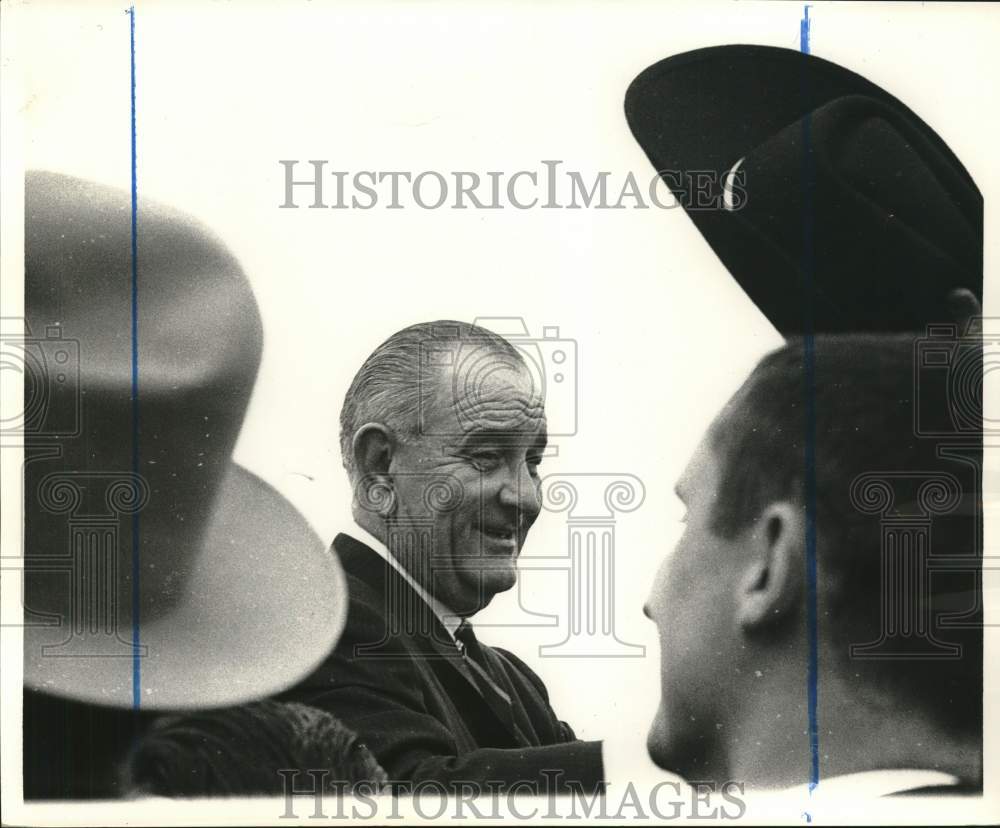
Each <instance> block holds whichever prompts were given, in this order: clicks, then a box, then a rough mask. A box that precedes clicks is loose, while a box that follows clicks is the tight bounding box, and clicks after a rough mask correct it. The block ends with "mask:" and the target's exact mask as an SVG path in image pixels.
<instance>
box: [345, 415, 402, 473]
mask: <svg viewBox="0 0 1000 828" xmlns="http://www.w3.org/2000/svg"><path fill="white" fill-rule="evenodd" d="M395 447H396V441H395V439H394V438H393V435H392V432H391V431H389V429H388V428H386V427H385V426H384V425H382V424H381V423H365V424H364V425H363V426H361V428H359V429H358V430H357V431H356V432H354V439H353V440H352V441H351V451H352V452H353V454H354V467H355V468H356V469H357V470H358V472H359V473H360V475H361V476H362V477H373V476H382V475H387V474H388V473H389V466H390V465H391V463H392V455H393V452H394V451H395Z"/></svg>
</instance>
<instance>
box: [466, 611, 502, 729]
mask: <svg viewBox="0 0 1000 828" xmlns="http://www.w3.org/2000/svg"><path fill="white" fill-rule="evenodd" d="M455 643H456V645H457V646H458V651H459V652H460V653H461V654H462V658H463V659H464V660H465V663H466V664H467V665H468V666H469V668H470V669H471V670H472V673H473V675H475V677H476V683H477V684H478V685H479V689H480V690H481V691H482V693H483V695H485V696H486V698H487V700H488V701H491V702H492V701H500V702H502V703H503V706H504V707H506V708H509V707H510V696H509V695H507V693H506V692H505V691H504V690H503V688H501V687H500V685H499V683H498V682H497V677H496V673H494V671H493V668H492V667H491V666H490V662H489V660H488V659H487V658H486V654H485V653H484V652H483V645H482V644H480V643H479V639H478V638H476V633H475V631H474V630H473V629H472V624H470V623H469V622H468V621H466V620H465V619H462V623H461V624H459V625H458V629H457V630H456V631H455ZM505 718H506V716H505Z"/></svg>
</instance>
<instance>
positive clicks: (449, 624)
mask: <svg viewBox="0 0 1000 828" xmlns="http://www.w3.org/2000/svg"><path fill="white" fill-rule="evenodd" d="M345 534H347V535H350V536H351V537H352V538H354V539H355V540H357V541H361V543H363V544H365V545H366V546H369V547H371V549H372V550H373V551H374V552H376V553H378V555H379V557H381V558H383V559H384V560H385V561H386V562H387V563H388V564H389V566H391V567H392V568H393V569H395V570H396V571H397V572H398V573H399V574H400V575H401V576H402V577H403V580H405V581H406V583H408V584H409V585H410V586H411V587H412V588H413V591H414V592H416V593H417V595H419V596H420V597H421V598H422V599H423V600H424V601H425V602H426V603H427V605H428V606H429V607H430V608H431V609H432V610H434V614H435V615H436V616H437V617H438V619H440V621H441V623H442V624H443V625H444V628H445V629H446V630H447V631H448V634H449V635H450V636H451V637H452V638H454V637H455V632H456V631H457V630H458V627H459V624H461V623H462V619H461V618H460V617H459V616H457V615H455V613H453V612H452V611H451V610H450V609H448V607H446V606H445V605H444V604H442V603H441V602H440V601H439V600H438V599H437V598H435V597H434V596H433V595H431V594H430V593H429V592H427V590H425V589H424V588H423V587H422V586H421V585H420V584H418V583H417V582H416V581H415V580H414V579H413V577H412V576H411V575H410V573H409V572H407V571H406V570H405V569H404V568H403V565H402V564H401V563H400V562H399V561H397V560H396V559H395V558H394V557H393V556H392V554H391V553H390V552H389V548H388V547H387V546H386V545H385V544H384V543H382V541H380V540H379V539H378V538H376V537H375V536H374V535H373V534H372V533H371V532H369V531H367V530H366V529H363V528H362V527H361V526H359V525H358V524H357V523H355V524H354V525H353V526H352V527H351V528H350V530H348V531H347V532H345Z"/></svg>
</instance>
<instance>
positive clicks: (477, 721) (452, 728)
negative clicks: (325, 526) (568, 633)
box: [284, 534, 603, 793]
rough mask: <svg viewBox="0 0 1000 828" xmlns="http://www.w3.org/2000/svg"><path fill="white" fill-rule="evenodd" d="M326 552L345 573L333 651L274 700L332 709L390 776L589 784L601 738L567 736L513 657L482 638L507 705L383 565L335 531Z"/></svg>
mask: <svg viewBox="0 0 1000 828" xmlns="http://www.w3.org/2000/svg"><path fill="white" fill-rule="evenodd" d="M333 548H334V550H335V551H336V553H337V554H338V555H339V557H340V561H341V563H342V565H343V567H344V570H345V572H346V573H347V581H348V587H349V591H350V605H349V609H348V616H347V626H346V628H345V630H344V633H343V635H342V636H341V639H340V641H339V642H338V644H337V648H336V650H335V651H334V652H333V654H332V655H331V656H329V657H328V658H327V660H326V661H325V662H324V663H323V664H322V665H321V666H320V667H319V669H317V670H316V671H315V672H314V673H313V674H312V675H310V676H309V677H308V678H306V679H305V680H304V681H303V682H301V683H300V684H299V685H298V686H296V687H295V688H293V689H292V690H290V691H288V692H287V693H286V694H285V695H284V698H285V699H287V700H295V701H301V702H304V703H306V704H312V705H314V706H316V707H320V708H322V709H324V710H328V711H329V712H330V713H332V714H334V715H335V716H336V717H337V718H339V719H340V720H341V721H342V722H344V724H346V725H347V726H348V727H350V728H351V729H353V730H354V731H355V732H356V733H358V735H359V737H360V739H361V741H363V742H364V743H365V744H366V745H367V746H368V747H369V748H370V749H371V751H372V752H373V753H374V754H375V756H376V757H377V758H378V760H379V762H380V763H381V764H382V766H383V767H384V768H385V770H386V773H387V774H388V775H389V778H390V779H391V780H401V781H402V780H406V781H410V782H414V783H416V782H420V781H423V780H434V781H436V782H440V783H443V784H445V785H446V786H448V785H449V783H457V782H460V781H471V782H475V783H479V784H480V785H485V783H487V782H490V783H498V784H499V785H500V786H503V787H505V788H506V787H509V786H510V785H512V784H514V783H516V782H518V781H521V780H525V781H526V783H527V784H531V785H537V786H538V787H537V790H538V791H539V792H541V793H545V792H546V791H547V790H554V791H559V790H562V791H563V792H565V790H567V788H566V787H565V786H566V784H567V783H570V784H573V786H574V787H576V786H577V785H579V786H580V787H582V788H583V790H586V791H594V790H598V789H600V787H601V786H602V784H603V780H602V776H603V767H602V761H601V743H600V742H583V741H580V740H578V739H576V737H575V736H574V735H573V731H572V729H571V728H570V727H569V725H567V724H565V723H564V722H561V721H560V720H559V719H558V718H557V716H556V714H555V713H554V712H553V710H552V708H551V707H550V706H549V700H548V693H547V692H546V690H545V685H544V684H542V682H541V680H540V679H539V678H538V676H536V675H535V674H534V673H533V672H532V671H531V670H530V669H529V668H528V667H527V666H526V665H525V664H524V663H523V662H522V661H521V660H520V659H518V658H517V657H516V656H514V655H512V654H511V653H509V652H506V651H504V650H501V649H499V648H491V647H487V646H485V645H484V646H483V647H482V650H483V655H484V657H485V658H486V659H487V660H488V662H489V666H490V672H491V673H492V674H493V676H494V677H495V679H496V684H497V685H498V686H499V687H500V688H501V689H502V690H503V691H504V693H505V694H506V696H508V697H509V700H510V701H509V704H508V703H506V701H505V700H504V699H503V697H502V695H497V694H495V693H490V692H486V693H484V692H483V691H482V690H481V689H480V687H481V684H477V681H476V678H475V677H474V676H473V671H472V670H471V669H470V666H469V664H468V663H466V662H465V661H464V659H463V658H462V657H461V655H460V654H459V652H458V650H457V648H456V646H455V643H454V641H453V639H452V638H451V636H450V635H449V634H448V632H447V630H445V628H444V626H443V625H442V624H441V622H440V620H439V619H438V618H437V616H436V615H435V614H434V613H433V611H432V610H431V609H430V607H429V606H428V605H427V603H426V602H425V601H424V600H423V599H421V598H420V597H419V596H418V595H417V593H416V592H415V591H414V590H413V589H412V588H411V587H410V586H409V584H407V583H406V580H405V579H404V578H402V577H401V576H400V574H399V573H398V572H397V571H396V570H395V569H394V568H393V567H391V566H390V565H389V564H388V563H387V562H386V561H385V560H384V559H383V558H382V557H381V556H380V555H378V554H377V553H376V552H375V551H373V550H372V549H370V548H369V547H368V546H366V545H365V544H363V543H360V542H358V541H356V540H354V539H353V538H351V537H348V536H347V535H343V534H341V535H338V536H337V538H336V539H335V540H334V542H333ZM547 786H548V787H547ZM484 789H485V788H484ZM521 790H523V791H524V792H525V793H528V792H530V791H531V790H532V789H531V788H528V787H527V785H524V786H522V788H521Z"/></svg>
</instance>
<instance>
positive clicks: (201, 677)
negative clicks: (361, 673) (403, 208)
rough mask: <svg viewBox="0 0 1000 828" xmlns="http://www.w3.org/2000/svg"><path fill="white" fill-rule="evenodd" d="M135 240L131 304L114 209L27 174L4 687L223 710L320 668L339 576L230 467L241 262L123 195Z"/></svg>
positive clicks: (278, 501)
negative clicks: (19, 490)
mask: <svg viewBox="0 0 1000 828" xmlns="http://www.w3.org/2000/svg"><path fill="white" fill-rule="evenodd" d="M135 229H136V236H135V239H136V249H135V254H136V259H135V263H136V284H135V293H134V294H133V271H132V268H133V249H132V243H133V237H132V216H131V198H130V195H129V194H128V193H125V192H121V191H118V190H115V189H112V188H108V187H105V186H101V185H97V184H94V183H91V182H87V181H82V180H78V179H75V178H71V177H67V176H64V175H57V174H53V173H45V172H32V173H29V174H28V176H27V181H26V238H25V304H26V309H27V327H28V329H29V332H28V334H27V335H26V340H25V347H24V352H23V356H24V361H25V367H26V371H25V375H26V376H25V411H24V422H23V429H24V442H25V446H26V448H25V467H24V485H25V488H24V506H25V535H24V537H25V623H26V629H25V645H24V647H25V649H24V659H25V660H24V683H25V687H26V688H29V689H32V690H37V691H43V692H45V693H48V694H51V695H53V696H56V697H62V698H67V699H72V700H76V701H83V702H89V703H95V704H100V705H108V706H113V707H119V708H121V707H136V706H139V707H141V708H149V709H183V708H206V707H216V706H223V705H232V704H238V703H241V702H244V701H248V700H251V699H256V698H260V697H264V696H268V695H271V694H274V693H277V692H279V691H281V690H283V689H285V688H286V687H288V686H290V685H292V684H294V683H295V682H296V681H298V680H299V679H301V678H302V677H303V676H305V675H306V674H307V673H309V672H310V671H311V670H312V669H313V668H314V667H315V666H317V665H318V663H319V662H321V661H322V659H323V658H324V657H325V656H326V655H327V654H328V653H329V651H330V650H331V649H332V647H333V646H334V644H335V643H336V640H337V637H338V635H339V634H340V631H341V630H342V628H343V625H344V621H345V616H346V610H347V594H346V586H345V580H344V577H343V574H342V572H341V569H340V566H339V564H338V562H337V560H336V559H335V558H334V557H333V556H332V555H331V553H329V552H328V551H327V550H326V549H324V548H323V545H322V544H321V542H320V540H319V538H318V537H317V536H316V535H315V534H314V532H313V531H312V530H311V529H310V527H309V526H308V524H307V523H306V521H305V519H304V518H303V517H302V516H301V515H300V514H299V513H298V512H297V511H296V510H295V509H294V508H293V507H292V505H291V504H290V503H288V502H287V501H286V500H285V499H284V498H283V497H282V496H281V495H279V494H278V493H277V492H276V491H275V490H274V489H273V488H271V487H270V486H269V485H268V484H266V483H265V482H264V481H262V480H260V479H259V478H258V477H256V476H255V475H254V474H252V473H251V472H249V471H247V470H246V469H244V468H241V467H240V466H239V465H237V464H236V463H234V462H233V460H232V451H233V446H234V444H235V442H236V438H237V436H238V435H239V432H240V426H241V424H242V422H243V417H244V414H245V412H246V407H247V402H248V400H249V398H250V393H251V391H252V389H253V385H254V378H255V376H256V372H257V366H258V363H259V361H260V354H261V344H262V330H261V323H260V317H259V315H258V312H257V307H256V304H255V302H254V298H253V294H252V292H251V290H250V285H249V284H248V282H247V280H246V278H245V276H244V275H243V272H242V270H241V269H240V266H239V265H238V263H237V262H236V260H235V259H234V258H233V257H232V255H231V254H230V253H229V252H228V251H227V250H226V248H225V247H224V246H223V245H222V244H221V243H220V242H219V241H218V239H216V238H214V237H213V236H212V235H211V234H210V233H208V232H207V231H206V230H205V229H204V228H203V227H201V226H200V225H199V224H197V223H196V222H194V221H193V220H192V219H190V218H188V217H186V216H184V215H182V214H180V213H178V212H175V211H174V210H171V209H168V208H166V207H163V206H161V205H158V204H153V203H150V202H147V201H144V200H140V201H139V204H138V210H137V214H136V225H135ZM133 348H134V350H133ZM280 437H281V435H280V433H278V434H276V435H275V439H276V440H280Z"/></svg>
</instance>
